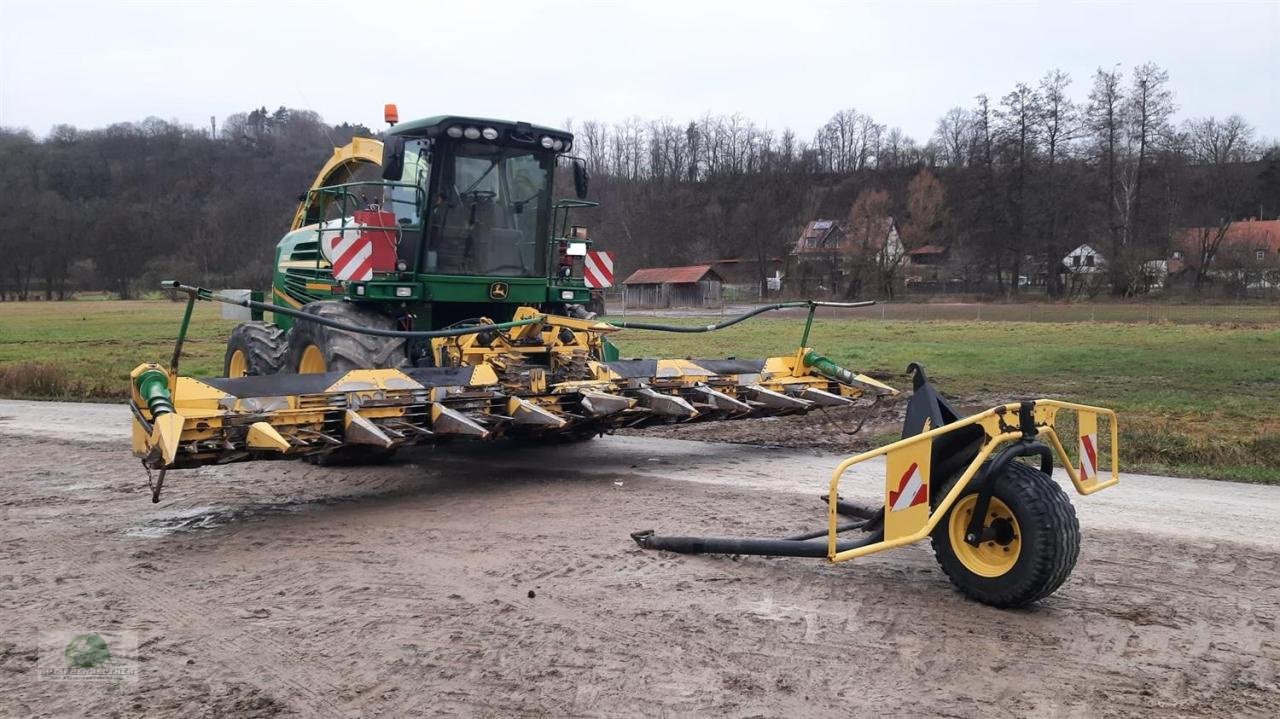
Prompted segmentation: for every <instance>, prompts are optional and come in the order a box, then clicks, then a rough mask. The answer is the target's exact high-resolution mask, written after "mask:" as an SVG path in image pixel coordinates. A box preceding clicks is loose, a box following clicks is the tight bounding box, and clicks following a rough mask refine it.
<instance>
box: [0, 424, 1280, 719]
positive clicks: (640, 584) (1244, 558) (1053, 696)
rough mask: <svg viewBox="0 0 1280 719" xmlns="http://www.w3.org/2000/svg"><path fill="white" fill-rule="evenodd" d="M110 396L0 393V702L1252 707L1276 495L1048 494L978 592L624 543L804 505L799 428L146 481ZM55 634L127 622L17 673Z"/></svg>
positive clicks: (909, 711)
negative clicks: (1002, 572)
mask: <svg viewBox="0 0 1280 719" xmlns="http://www.w3.org/2000/svg"><path fill="white" fill-rule="evenodd" d="M126 421H127V417H126V416H125V415H124V414H123V413H122V412H120V408H119V407H93V406H77V405H54V404H47V405H34V404H31V403H4V402H0V527H3V530H2V531H0V626H3V628H4V629H3V634H0V687H3V689H2V690H0V716H15V717H17V716H21V717H33V716H34V717H63V716H89V715H92V716H95V717H114V716H122V717H123V716H130V717H131V716H148V717H155V716H161V717H165V716H182V717H227V716H253V717H268V716H286V715H299V716H358V717H363V716H397V717H398V716H440V715H446V716H447V715H463V716H495V717H496V716H548V717H576V716H611V717H613V716H637V717H640V716H643V717H651V716H735V717H737V716H743V717H748V716H767V717H774V716H778V717H792V716H851V715H862V714H873V715H880V716H954V717H992V716H1014V717H1024V716H1037V717H1042V716H1079V717H1106V716H1161V717H1163V716H1197V717H1199V716H1208V717H1239V716H1274V712H1275V708H1276V706H1277V705H1278V704H1280V677H1278V675H1277V670H1278V668H1280V635H1278V634H1277V628H1276V622H1277V617H1278V615H1280V526H1277V525H1278V524H1280V523H1277V521H1276V520H1277V518H1280V488H1275V487H1259V486H1247V485H1233V484H1227V483H1217V482H1204V481H1199V480H1184V479H1167V478H1157V477H1133V478H1129V477H1126V479H1125V482H1124V483H1123V484H1122V485H1121V486H1120V487H1117V488H1115V489H1113V490H1107V491H1106V492H1103V493H1100V494H1099V495H1096V496H1094V497H1088V498H1079V497H1073V501H1075V503H1076V506H1077V509H1078V511H1079V514H1080V520H1081V524H1082V528H1083V532H1084V541H1083V547H1082V551H1081V558H1080V562H1079V564H1078V565H1077V567H1076V570H1075V573H1074V574H1073V575H1072V577H1071V578H1070V579H1069V580H1068V582H1067V583H1066V584H1065V585H1064V586H1063V587H1062V588H1061V589H1060V590H1059V591H1058V592H1057V593H1056V594H1054V595H1053V596H1051V597H1049V598H1048V599H1046V600H1045V601H1043V602H1042V603H1040V604H1039V605H1037V606H1035V607H1033V608H1030V609H1026V610H1019V611H1001V610H996V609H991V608H989V607H985V606H981V605H978V604H974V603H972V602H969V601H966V600H965V599H963V598H962V597H961V596H960V595H959V594H957V593H956V592H955V591H953V590H952V589H951V587H950V585H949V584H948V583H947V580H946V578H945V577H944V576H943V575H942V573H941V572H940V571H939V570H938V569H937V566H936V564H935V562H934V559H933V556H932V553H931V551H930V550H929V548H928V547H927V546H915V547H909V548H905V549H900V550H895V551H890V552H886V553H883V554H879V555H875V556H873V557H869V558H866V559H864V560H858V561H856V562H853V563H848V564H841V565H828V564H826V563H824V562H821V561H818V560H805V559H781V558H760V557H747V558H740V557H738V558H735V557H707V556H681V555H673V554H667V553H662V552H648V551H642V550H640V549H638V548H637V547H636V546H635V545H634V544H633V543H632V542H631V540H630V539H629V538H628V533H629V532H631V531H633V530H637V529H645V528H650V527H652V528H657V529H659V530H665V531H674V532H677V533H698V532H706V533H716V534H738V535H743V534H747V535H750V534H782V533H786V532H789V531H793V530H796V529H800V528H809V527H813V526H815V525H818V524H820V522H821V518H822V508H821V506H820V505H818V503H817V502H816V496H815V495H816V494H817V493H818V491H819V489H820V488H821V487H822V486H823V485H824V483H825V481H826V477H827V473H828V472H829V471H830V468H831V466H833V465H834V464H835V463H836V461H838V459H839V458H840V455H838V454H830V453H824V452H822V451H820V450H812V449H809V450H795V449H777V448H759V447H750V446H742V445H727V444H719V443H700V442H686V441H679V440H671V439H667V438H653V437H607V438H604V439H600V440H597V441H594V442H590V443H586V444H583V445H576V446H562V447H557V448H540V449H528V448H520V447H509V446H508V447H500V446H471V447H459V448H455V449H450V450H434V451H432V450H424V451H420V452H417V453H415V454H412V455H410V456H409V457H407V458H405V459H404V460H403V461H400V462H398V463H396V464H393V465H390V466H386V467H380V468H319V467H313V466H310V465H304V464H299V463H294V462H277V463H258V464H253V465H233V466H227V467H217V468H205V469H200V470H193V471H187V472H177V473H173V474H171V475H170V480H169V484H168V485H167V489H166V494H165V497H164V501H163V502H162V503H160V504H157V505H153V504H151V503H150V502H149V498H148V496H147V489H146V484H145V476H144V475H143V473H142V472H141V470H140V469H139V467H138V465H137V463H136V461H135V460H133V459H132V458H131V457H130V456H129V454H128V451H127V447H126V445H125V442H124V438H123V437H121V436H117V434H118V433H120V432H121V431H122V430H123V428H124V427H125V426H126ZM71 436H84V437H86V438H87V439H88V441H71V440H70V439H69V438H70V437H71ZM522 468H524V469H522ZM874 474H875V471H874V468H872V471H870V473H869V474H868V475H867V476H865V477H861V478H862V479H868V480H869V481H868V482H863V484H864V485H865V486H867V487H871V490H867V491H868V492H871V491H872V490H874V487H875V479H874ZM851 481H853V480H852V479H851ZM851 489H852V488H851ZM851 493H852V494H854V495H855V496H856V495H857V492H856V491H851ZM67 627H74V628H82V629H85V630H124V631H129V632H133V633H135V634H136V635H137V637H138V639H139V649H138V652H137V655H136V657H135V659H136V661H137V665H138V667H139V671H138V679H137V680H136V682H135V683H122V684H101V685H98V684H88V683H83V682H54V681H50V680H47V679H41V678H39V677H38V676H37V674H36V672H35V667H36V664H37V659H38V656H37V655H38V652H37V635H38V633H40V632H46V631H52V630H58V629H62V628H67Z"/></svg>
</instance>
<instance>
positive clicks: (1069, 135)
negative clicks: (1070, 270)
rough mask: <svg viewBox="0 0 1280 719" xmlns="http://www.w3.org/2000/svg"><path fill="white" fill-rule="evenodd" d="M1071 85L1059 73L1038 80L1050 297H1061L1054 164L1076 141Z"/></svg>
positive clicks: (1059, 201)
mask: <svg viewBox="0 0 1280 719" xmlns="http://www.w3.org/2000/svg"><path fill="white" fill-rule="evenodd" d="M1070 85H1071V76H1070V75H1068V74H1066V73H1064V72H1062V71H1061V70H1052V71H1050V72H1049V73H1047V74H1046V75H1045V76H1044V77H1043V78H1041V80H1040V101H1041V112H1040V116H1039V121H1040V131H1039V136H1040V138H1041V139H1042V142H1043V144H1044V154H1045V182H1044V185H1045V192H1044V197H1045V202H1044V205H1045V212H1044V213H1043V214H1044V215H1045V216H1046V217H1047V222H1046V225H1047V226H1046V229H1045V237H1044V246H1045V253H1044V254H1045V267H1046V269H1047V270H1048V276H1047V277H1046V278H1045V280H1046V282H1047V283H1048V288H1047V289H1048V292H1049V295H1050V296H1053V297H1058V296H1061V295H1062V289H1063V288H1062V282H1061V279H1062V275H1061V273H1060V272H1059V271H1058V270H1059V265H1058V259H1059V258H1060V257H1062V256H1063V255H1064V254H1065V252H1064V249H1065V248H1063V247H1062V246H1061V243H1060V242H1059V239H1058V225H1059V216H1060V215H1061V212H1062V207H1063V203H1062V195H1063V193H1062V182H1061V181H1060V179H1059V177H1058V175H1059V173H1058V164H1059V161H1060V160H1061V159H1062V158H1063V156H1064V154H1065V151H1066V149H1067V147H1068V143H1069V142H1071V141H1072V140H1073V139H1075V138H1076V136H1077V133H1078V131H1079V112H1078V108H1077V107H1076V104H1075V103H1074V102H1072V100H1071V98H1070V97H1068V96H1067V87H1068V86H1070Z"/></svg>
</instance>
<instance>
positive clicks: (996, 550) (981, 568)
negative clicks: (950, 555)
mask: <svg viewBox="0 0 1280 719" xmlns="http://www.w3.org/2000/svg"><path fill="white" fill-rule="evenodd" d="M977 504H978V495H976V494H970V495H966V496H964V497H961V498H960V500H959V501H958V502H956V504H955V507H954V508H952V510H951V520H950V522H949V524H948V526H947V533H948V535H949V536H950V539H951V551H953V552H955V555H956V559H959V560H960V563H961V564H963V565H964V566H965V569H968V570H969V571H971V572H973V573H974V574H977V575H978V576H981V577H999V576H1001V575H1003V574H1005V573H1006V572H1008V571H1009V570H1010V569H1013V565H1015V564H1017V563H1018V555H1019V554H1020V553H1021V552H1022V528H1021V527H1019V526H1018V520H1017V519H1016V518H1015V517H1014V516H1013V512H1011V511H1010V510H1009V505H1007V504H1005V503H1004V502H1001V501H1000V500H999V499H998V498H996V497H992V498H991V502H990V503H989V504H988V505H987V519H986V521H985V522H984V523H983V526H986V527H991V528H993V529H994V530H995V532H996V538H995V539H993V540H989V541H986V542H983V543H982V544H979V545H978V546H976V547H974V546H970V545H969V543H968V542H966V541H964V535H965V533H966V531H967V530H968V528H969V519H970V518H971V517H972V516H973V510H974V508H976V507H977Z"/></svg>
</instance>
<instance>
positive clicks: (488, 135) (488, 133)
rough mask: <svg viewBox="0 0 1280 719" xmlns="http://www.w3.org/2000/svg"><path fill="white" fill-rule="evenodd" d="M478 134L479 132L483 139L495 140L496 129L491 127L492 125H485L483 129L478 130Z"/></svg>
mask: <svg viewBox="0 0 1280 719" xmlns="http://www.w3.org/2000/svg"><path fill="white" fill-rule="evenodd" d="M480 134H481V135H482V136H483V137H484V139H486V140H496V139H498V131H497V130H495V129H493V128H492V127H486V128H485V129H483V130H481V131H480Z"/></svg>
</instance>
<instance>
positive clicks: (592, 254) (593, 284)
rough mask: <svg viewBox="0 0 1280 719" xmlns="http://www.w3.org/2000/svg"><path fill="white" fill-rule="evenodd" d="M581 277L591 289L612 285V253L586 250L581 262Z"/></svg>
mask: <svg viewBox="0 0 1280 719" xmlns="http://www.w3.org/2000/svg"><path fill="white" fill-rule="evenodd" d="M582 279H583V280H585V281H586V283H587V287H590V288H592V289H598V288H601V287H613V254H612V253H610V252H597V251H596V250H587V256H586V258H585V261H584V262H583V263H582Z"/></svg>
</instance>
